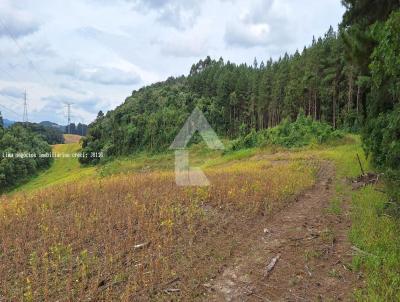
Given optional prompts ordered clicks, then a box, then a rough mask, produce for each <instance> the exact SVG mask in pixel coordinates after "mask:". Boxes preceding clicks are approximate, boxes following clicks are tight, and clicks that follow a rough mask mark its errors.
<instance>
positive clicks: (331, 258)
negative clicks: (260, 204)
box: [204, 162, 359, 301]
mask: <svg viewBox="0 0 400 302" xmlns="http://www.w3.org/2000/svg"><path fill="white" fill-rule="evenodd" d="M334 176H335V169H334V166H333V165H332V164H331V163H328V162H324V163H322V166H321V169H320V172H319V174H318V181H317V183H316V185H315V186H314V187H313V188H311V189H310V190H308V191H307V192H305V193H304V194H303V195H302V196H301V197H300V198H298V199H297V201H295V202H293V203H291V204H290V205H289V206H288V207H286V208H285V209H283V210H281V211H280V212H278V213H276V214H275V215H274V216H273V217H272V218H270V220H269V221H266V222H265V224H264V225H260V226H258V227H257V229H254V230H253V232H254V233H255V234H256V236H252V237H253V238H249V240H252V242H247V244H248V246H249V247H250V249H249V250H247V252H242V253H241V255H238V256H237V257H236V258H235V261H234V263H233V264H232V265H231V266H228V267H226V268H224V269H223V270H222V271H221V274H220V275H218V276H216V278H215V279H214V280H212V281H211V282H209V283H208V284H205V285H204V286H205V287H206V288H207V289H208V292H209V294H208V295H207V296H206V298H205V301H348V300H352V293H353V290H354V288H356V287H357V286H358V284H359V281H358V280H357V276H356V275H355V274H354V273H352V272H351V270H350V265H349V264H350V262H351V245H350V243H349V242H348V239H347V233H348V230H349V228H350V219H349V217H348V209H347V207H346V206H344V207H343V209H342V211H341V213H340V214H338V215H335V214H332V213H329V211H328V210H327V209H328V207H329V204H330V201H331V198H332V196H333V194H334V190H335V189H334V184H333V179H334ZM267 270H269V272H267Z"/></svg>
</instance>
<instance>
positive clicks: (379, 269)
mask: <svg viewBox="0 0 400 302" xmlns="http://www.w3.org/2000/svg"><path fill="white" fill-rule="evenodd" d="M387 203H388V198H387V196H386V195H385V194H383V193H381V192H378V191H376V190H374V188H373V187H372V186H368V187H366V188H364V189H362V190H361V191H359V192H356V193H354V196H353V213H352V220H353V227H352V230H351V233H350V238H351V240H352V242H353V243H354V244H355V245H356V246H357V247H358V248H359V249H361V250H362V251H364V253H359V254H358V255H356V256H355V257H354V259H353V264H354V267H355V269H358V270H363V271H364V274H365V278H366V287H365V288H364V289H363V290H359V291H357V293H356V298H357V300H358V301H400V241H399V234H400V228H399V223H398V221H397V220H396V219H395V218H393V217H390V216H388V215H387V214H385V207H386V206H387Z"/></svg>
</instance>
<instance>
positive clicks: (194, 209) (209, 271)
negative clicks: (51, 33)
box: [0, 160, 316, 301]
mask: <svg viewBox="0 0 400 302" xmlns="http://www.w3.org/2000/svg"><path fill="white" fill-rule="evenodd" d="M315 168H316V166H315V165H310V164H305V163H304V162H301V161H293V162H287V163H286V162H284V163H279V164H276V165H273V164H271V163H270V162H269V161H267V160H261V161H260V160H247V161H233V162H232V163H231V165H225V166H224V167H223V168H218V169H208V170H207V175H208V177H209V179H210V181H211V183H212V185H211V186H210V187H206V188H191V187H189V188H188V187H177V186H176V185H175V179H174V174H173V173H172V172H150V173H134V174H127V175H114V176H110V177H107V178H104V179H97V180H91V181H89V182H86V183H85V184H84V185H83V184H81V183H74V182H72V183H70V184H68V185H63V186H56V187H53V188H49V189H47V190H40V191H38V192H36V193H35V194H32V195H30V196H29V197H26V196H24V195H21V194H20V195H16V196H15V197H14V198H13V199H12V200H8V201H7V202H3V205H2V207H1V210H0V215H1V216H2V221H1V223H0V234H1V236H2V237H1V238H2V241H1V244H2V256H1V257H2V261H1V263H0V275H1V276H3V277H4V279H3V280H4V281H5V282H3V283H2V287H1V288H0V292H2V293H3V294H4V295H5V296H7V297H10V298H11V300H20V299H22V298H24V299H25V300H27V301H37V300H50V301H55V300H60V299H63V298H65V299H67V300H87V299H92V300H93V299H94V300H112V301H115V300H125V301H132V299H134V298H135V299H146V297H147V298H149V297H150V299H154V300H159V299H160V300H163V299H165V298H166V297H165V295H164V293H163V292H162V291H161V287H162V286H163V284H165V283H168V282H170V281H171V280H173V279H174V278H176V277H177V276H179V277H180V278H181V286H182V288H181V292H180V296H181V297H183V298H184V299H187V300H193V299H195V298H196V297H200V296H201V294H202V290H203V289H202V287H201V286H199V285H200V284H201V282H205V281H206V280H207V279H208V278H210V276H212V275H213V274H216V273H217V272H218V269H219V268H220V265H221V263H223V262H224V261H226V260H227V259H229V258H230V257H231V255H232V253H233V251H235V250H236V249H238V248H240V240H239V239H240V236H241V235H242V234H243V233H242V232H241V231H239V229H240V228H243V226H245V225H246V224H248V223H254V221H255V220H257V219H261V218H262V217H264V216H265V215H270V214H272V213H274V212H275V211H276V210H278V209H280V208H282V207H283V206H285V204H287V203H288V202H290V200H291V199H292V198H294V196H296V195H298V194H299V193H300V192H302V191H303V190H304V189H306V188H307V187H310V186H311V185H312V184H313V183H314V179H315ZM80 173H82V172H80ZM60 181H61V180H60ZM11 226H12V229H13V231H12V232H10V231H9V230H10V227H11ZM238 228H239V229H238ZM21 239H22V240H21ZM5 284H7V286H5Z"/></svg>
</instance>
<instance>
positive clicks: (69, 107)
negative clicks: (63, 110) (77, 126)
mask: <svg viewBox="0 0 400 302" xmlns="http://www.w3.org/2000/svg"><path fill="white" fill-rule="evenodd" d="M64 104H65V106H67V120H68V125H67V127H68V128H67V129H68V130H67V133H68V134H71V105H72V104H73V103H68V102H65V103H64Z"/></svg>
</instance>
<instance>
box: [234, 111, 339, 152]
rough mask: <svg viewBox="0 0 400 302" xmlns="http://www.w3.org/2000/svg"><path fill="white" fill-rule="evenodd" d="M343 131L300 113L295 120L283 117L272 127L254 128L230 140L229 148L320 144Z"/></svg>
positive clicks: (336, 136)
mask: <svg viewBox="0 0 400 302" xmlns="http://www.w3.org/2000/svg"><path fill="white" fill-rule="evenodd" d="M342 137H343V132H342V131H339V130H334V129H333V128H332V127H331V126H330V125H328V124H325V123H321V122H318V121H315V120H313V119H311V117H306V116H305V115H304V113H300V114H299V116H298V117H297V119H296V121H294V122H290V121H289V120H287V119H285V120H283V121H282V123H281V124H280V125H278V126H276V127H274V128H271V129H267V130H262V131H259V132H256V131H255V130H254V129H253V130H251V131H250V133H248V134H247V135H245V136H241V137H239V138H238V139H236V140H234V141H233V142H232V145H231V148H230V150H232V151H235V150H239V149H245V148H253V147H256V146H262V145H267V144H268V145H279V146H283V147H285V148H299V147H303V146H307V145H310V144H322V143H325V142H327V141H329V140H333V139H337V138H342Z"/></svg>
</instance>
